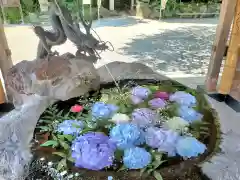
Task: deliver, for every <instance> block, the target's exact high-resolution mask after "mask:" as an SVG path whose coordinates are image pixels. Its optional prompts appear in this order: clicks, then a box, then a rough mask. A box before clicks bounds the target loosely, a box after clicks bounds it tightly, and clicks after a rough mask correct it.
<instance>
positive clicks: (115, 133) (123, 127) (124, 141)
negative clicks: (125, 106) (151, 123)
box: [110, 123, 145, 149]
mask: <svg viewBox="0 0 240 180" xmlns="http://www.w3.org/2000/svg"><path fill="white" fill-rule="evenodd" d="M110 138H111V140H112V141H114V142H115V143H116V144H117V147H118V148H119V149H126V148H130V147H134V146H136V145H140V144H143V143H144V142H145V139H144V135H143V132H142V131H141V129H139V128H138V127H137V126H136V125H134V124H129V123H128V124H118V125H116V126H114V127H113V128H112V129H111V131H110Z"/></svg>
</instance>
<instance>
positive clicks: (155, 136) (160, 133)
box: [145, 127, 179, 156]
mask: <svg viewBox="0 0 240 180" xmlns="http://www.w3.org/2000/svg"><path fill="white" fill-rule="evenodd" d="M178 138H179V135H178V133H177V132H174V131H172V130H165V129H162V128H157V127H149V128H147V129H146V132H145V139H146V144H147V145H148V146H150V147H152V148H156V149H158V151H159V152H166V153H167V154H168V156H175V155H176V147H175V146H176V142H177V140H178Z"/></svg>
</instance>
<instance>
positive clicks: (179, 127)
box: [163, 117, 189, 133]
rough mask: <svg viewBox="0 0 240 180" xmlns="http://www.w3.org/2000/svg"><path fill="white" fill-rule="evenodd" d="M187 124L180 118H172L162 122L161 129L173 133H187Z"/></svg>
mask: <svg viewBox="0 0 240 180" xmlns="http://www.w3.org/2000/svg"><path fill="white" fill-rule="evenodd" d="M188 126H189V122H187V121H185V120H184V119H182V118H180V117H173V118H171V119H169V120H167V121H166V122H164V124H163V127H164V128H167V129H171V130H173V131H176V132H179V133H183V132H186V131H188Z"/></svg>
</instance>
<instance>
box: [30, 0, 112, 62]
mask: <svg viewBox="0 0 240 180" xmlns="http://www.w3.org/2000/svg"><path fill="white" fill-rule="evenodd" d="M49 12H50V20H51V24H52V27H53V30H54V32H50V31H46V30H44V29H43V28H42V27H41V26H35V27H34V32H35V34H36V35H37V36H38V37H39V39H40V42H39V45H38V52H37V58H44V57H48V56H49V55H58V53H57V52H52V51H51V48H52V46H56V45H61V44H63V43H65V41H66V40H67V38H68V39H69V40H70V41H71V42H73V43H74V44H75V45H76V47H77V52H76V57H78V58H83V59H86V60H90V61H92V62H94V63H95V62H96V61H97V60H98V59H100V56H99V54H98V52H97V51H98V50H100V51H104V50H106V49H108V46H107V45H106V42H102V41H101V40H98V39H96V38H95V37H94V36H93V35H92V34H91V26H92V20H91V21H90V22H87V21H86V20H85V19H84V17H83V14H82V11H79V17H80V21H81V24H82V25H83V28H84V29H85V31H86V33H83V32H82V31H81V29H80V26H79V23H78V22H77V21H74V20H73V18H72V16H71V13H70V12H69V10H68V9H67V8H66V7H64V6H63V5H60V4H59V3H58V2H57V1H56V0H55V1H54V2H52V3H51V7H50V11H49Z"/></svg>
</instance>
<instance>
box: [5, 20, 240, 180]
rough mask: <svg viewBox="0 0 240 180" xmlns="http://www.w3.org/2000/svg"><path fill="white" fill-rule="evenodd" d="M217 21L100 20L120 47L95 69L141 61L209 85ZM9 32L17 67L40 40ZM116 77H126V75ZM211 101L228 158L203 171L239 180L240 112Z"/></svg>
mask: <svg viewBox="0 0 240 180" xmlns="http://www.w3.org/2000/svg"><path fill="white" fill-rule="evenodd" d="M217 22H218V20H217V19H192V20H184V19H182V20H179V19H172V20H168V21H161V22H159V21H152V20H138V19H134V18H119V19H107V20H101V21H100V22H95V23H94V28H95V30H96V31H97V33H98V34H99V36H100V37H101V39H102V40H104V41H111V43H112V44H113V46H114V48H115V51H114V52H103V53H102V54H101V55H102V60H100V61H99V62H98V63H97V64H96V66H97V67H100V66H102V65H103V64H105V63H109V62H113V61H122V62H140V63H144V64H146V65H148V66H150V67H151V68H152V69H154V70H155V71H157V72H159V73H161V74H163V75H167V76H168V77H171V78H173V79H176V80H178V81H179V82H181V83H183V84H186V85H189V86H191V87H196V85H198V84H201V83H203V82H204V75H205V74H206V71H207V66H208V62H209V58H210V53H211V45H212V43H213V40H214V37H215V30H216V25H217ZM6 34H7V37H8V41H9V46H10V49H11V50H12V58H13V61H14V63H17V62H19V61H21V60H24V59H25V60H30V59H33V58H34V57H35V55H36V46H37V38H36V36H35V35H34V34H33V32H32V30H31V26H21V27H20V26H9V27H6ZM56 50H59V51H60V52H61V53H64V52H72V53H74V52H75V50H76V48H75V47H74V45H73V44H72V43H71V42H67V43H66V44H64V45H62V46H59V47H56ZM112 72H113V73H115V72H114V71H112ZM114 75H115V77H118V76H122V77H124V75H126V71H125V72H120V74H119V73H118V74H116V73H115V74H114ZM209 101H210V103H211V104H212V106H213V108H215V109H216V110H217V111H218V113H219V118H220V122H221V125H222V126H221V129H222V132H223V133H224V134H223V138H224V139H223V143H222V145H221V146H222V150H223V154H224V155H222V154H220V155H217V156H215V157H213V159H212V162H211V163H205V164H204V165H203V171H204V173H206V174H207V175H208V176H209V177H211V178H212V179H213V180H239V179H240V178H239V170H240V160H239V158H238V157H240V152H239V151H238V150H239V146H238V142H240V141H239V140H240V136H239V135H240V134H239V132H238V131H239V130H238V129H239V127H240V121H239V119H240V114H239V113H238V114H237V113H235V112H234V111H233V110H232V109H230V108H229V107H227V106H226V105H225V104H224V103H218V102H216V101H214V100H212V99H209Z"/></svg>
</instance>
